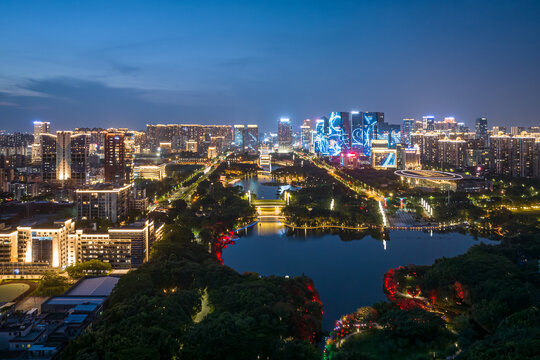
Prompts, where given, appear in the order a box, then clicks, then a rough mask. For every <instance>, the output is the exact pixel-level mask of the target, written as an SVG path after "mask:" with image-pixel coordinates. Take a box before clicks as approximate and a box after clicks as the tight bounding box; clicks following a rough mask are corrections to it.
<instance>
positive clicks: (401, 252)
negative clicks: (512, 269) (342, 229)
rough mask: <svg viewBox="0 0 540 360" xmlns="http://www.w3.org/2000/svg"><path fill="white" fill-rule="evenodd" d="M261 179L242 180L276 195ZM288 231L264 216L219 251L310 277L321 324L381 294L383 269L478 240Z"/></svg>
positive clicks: (242, 263)
mask: <svg viewBox="0 0 540 360" xmlns="http://www.w3.org/2000/svg"><path fill="white" fill-rule="evenodd" d="M266 178H268V179H270V177H266ZM265 181H270V180H263V179H261V177H259V178H258V179H257V178H256V177H254V178H249V179H244V180H243V181H242V185H244V186H246V187H247V188H248V189H249V190H251V191H252V193H256V194H263V196H264V198H265V199H275V198H276V197H277V196H276V191H277V187H276V186H266V185H261V184H260V182H265ZM246 190H247V189H246ZM259 198H261V196H260V197H259ZM288 233H289V232H288V230H287V229H286V228H285V227H284V226H283V225H282V224H281V223H280V222H278V221H275V220H273V221H268V219H265V221H262V222H260V223H259V224H257V225H255V226H252V227H250V228H249V229H246V230H243V231H242V232H241V234H239V235H240V239H239V240H238V241H237V242H236V243H235V244H234V245H231V246H229V247H227V248H226V249H225V250H224V251H223V259H224V261H225V264H226V265H228V266H231V267H232V268H234V269H236V270H237V271H239V272H241V273H243V272H246V271H248V272H257V273H259V274H261V275H277V276H285V275H289V276H297V275H302V274H305V275H307V276H309V277H311V278H312V279H313V280H314V282H315V287H316V288H317V290H318V291H319V294H320V296H321V300H322V302H323V306H324V319H323V327H324V328H325V329H330V328H332V325H333V322H334V321H335V320H336V319H338V318H339V317H341V316H342V315H344V314H347V313H350V312H353V311H355V310H356V309H357V308H358V307H360V306H365V305H372V304H373V303H374V302H377V301H380V300H385V299H386V297H385V295H384V293H383V291H382V286H383V275H384V273H385V272H387V271H388V270H389V269H391V268H395V267H398V266H400V265H408V264H415V265H429V264H432V263H433V261H434V260H435V259H437V258H440V257H443V256H446V257H451V256H456V255H459V254H463V253H464V252H466V251H467V249H469V248H470V247H471V246H472V245H474V244H475V243H478V242H479V241H476V240H474V238H473V237H472V236H470V235H464V234H457V233H448V234H439V233H433V234H432V236H430V234H429V233H424V232H413V231H391V232H390V240H389V241H387V242H386V249H385V246H384V245H385V244H384V243H383V242H382V241H380V240H376V239H374V238H373V237H371V236H366V237H365V238H364V239H362V240H357V241H342V240H341V239H340V237H339V236H338V235H332V234H321V233H315V232H309V231H299V232H295V233H293V234H292V235H288ZM481 241H482V242H487V241H486V240H481Z"/></svg>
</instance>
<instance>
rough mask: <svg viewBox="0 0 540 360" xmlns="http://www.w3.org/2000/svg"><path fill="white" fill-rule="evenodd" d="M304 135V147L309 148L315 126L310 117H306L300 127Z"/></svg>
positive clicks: (302, 135)
mask: <svg viewBox="0 0 540 360" xmlns="http://www.w3.org/2000/svg"><path fill="white" fill-rule="evenodd" d="M300 130H301V137H302V139H301V140H302V149H305V150H309V149H310V147H311V142H312V140H313V126H312V123H311V120H310V119H305V120H304V121H303V122H302V126H301V127H300Z"/></svg>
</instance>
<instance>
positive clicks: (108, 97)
mask: <svg viewBox="0 0 540 360" xmlns="http://www.w3.org/2000/svg"><path fill="white" fill-rule="evenodd" d="M19 86H20V87H21V89H23V90H25V91H29V92H31V93H39V94H43V95H44V96H42V97H35V96H22V95H14V94H10V93H6V92H0V103H12V104H18V106H16V107H15V106H1V107H0V121H1V122H2V123H4V124H6V125H11V127H12V129H8V130H17V131H25V130H28V129H25V128H21V124H24V123H26V122H28V124H30V122H31V121H32V120H34V119H36V118H38V119H43V120H47V121H51V123H52V127H53V129H56V130H59V129H73V128H75V127H81V126H90V127H130V128H133V129H142V128H144V127H145V125H146V124H147V123H163V122H165V123H181V122H185V123H194V122H200V123H216V124H224V123H227V120H228V119H227V118H224V116H223V114H226V113H228V114H230V113H231V112H232V111H231V109H230V107H229V105H228V104H227V100H226V98H227V97H226V96H224V95H223V94H220V93H214V92H204V91H199V92H189V91H164V90H159V89H156V90H147V89H137V88H129V87H123V88H122V87H112V86H109V85H107V84H105V83H102V82H97V81H88V80H81V79H74V78H65V77H62V78H50V79H40V80H37V79H29V80H27V81H25V82H24V83H23V84H20V85H19ZM29 126H30V125H29ZM4 127H7V126H4Z"/></svg>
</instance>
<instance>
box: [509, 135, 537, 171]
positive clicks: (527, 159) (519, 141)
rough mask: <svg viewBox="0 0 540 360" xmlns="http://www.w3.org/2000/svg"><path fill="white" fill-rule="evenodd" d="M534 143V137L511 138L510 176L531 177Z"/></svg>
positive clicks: (520, 136)
mask: <svg viewBox="0 0 540 360" xmlns="http://www.w3.org/2000/svg"><path fill="white" fill-rule="evenodd" d="M535 141H536V139H535V138H534V137H532V136H527V135H519V136H514V137H512V155H511V157H512V176H514V177H522V178H532V177H533V175H534V147H535Z"/></svg>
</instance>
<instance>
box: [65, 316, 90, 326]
mask: <svg viewBox="0 0 540 360" xmlns="http://www.w3.org/2000/svg"><path fill="white" fill-rule="evenodd" d="M87 318H88V314H69V315H68V316H67V317H66V319H65V320H64V322H65V323H66V324H82V323H84V322H85V321H86V319H87Z"/></svg>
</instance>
